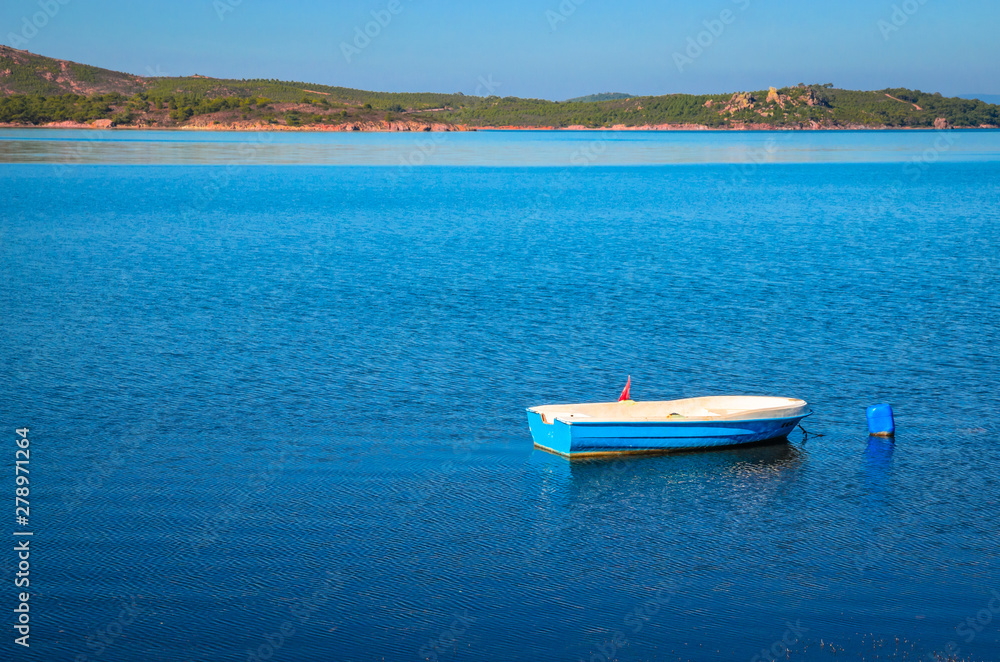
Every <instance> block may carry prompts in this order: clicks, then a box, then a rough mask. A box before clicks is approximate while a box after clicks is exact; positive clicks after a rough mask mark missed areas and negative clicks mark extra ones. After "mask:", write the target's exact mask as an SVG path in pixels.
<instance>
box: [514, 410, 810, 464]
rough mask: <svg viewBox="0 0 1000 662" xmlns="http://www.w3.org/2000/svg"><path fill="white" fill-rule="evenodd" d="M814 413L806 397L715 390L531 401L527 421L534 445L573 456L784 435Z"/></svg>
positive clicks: (712, 445)
mask: <svg viewBox="0 0 1000 662" xmlns="http://www.w3.org/2000/svg"><path fill="white" fill-rule="evenodd" d="M811 413H812V412H811V411H810V410H809V405H808V403H806V402H805V401H804V400H797V399H795V398H776V397H769V396H756V395H754V396H748V395H713V396H707V397H702V398H687V399H684V400H664V401H659V402H636V401H634V400H624V401H619V402H595V403H589V404H577V405H543V406H540V407H529V408H528V426H529V427H530V429H531V436H532V439H534V442H535V445H536V446H538V447H539V448H542V449H544V450H547V451H551V452H553V453H557V454H559V455H564V456H566V457H574V458H575V457H587V456H594V455H608V454H620V453H663V452H672V451H686V450H695V449H701V448H720V447H725V446H739V445H742V444H754V443H760V442H765V441H773V440H778V439H784V438H785V437H787V436H788V433H789V432H791V431H792V430H793V429H795V426H796V425H798V423H799V421H801V420H802V419H803V418H805V417H806V416H808V415H809V414H811Z"/></svg>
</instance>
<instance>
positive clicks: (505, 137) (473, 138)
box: [0, 129, 1000, 172]
mask: <svg viewBox="0 0 1000 662" xmlns="http://www.w3.org/2000/svg"><path fill="white" fill-rule="evenodd" d="M998 159H1000V131H989V130H961V131H927V130H908V131H747V132H740V131H668V132H658V131H620V132H613V131H482V132H471V133H409V134H408V133H300V132H247V133H244V132H218V131H133V130H125V129H122V130H110V129H106V130H83V131H81V130H70V129H0V163H60V164H63V165H77V164H107V163H116V164H132V165H139V164H141V165H149V164H159V165H167V164H170V165H206V164H208V165H215V164H221V165H231V166H235V165H301V164H310V165H388V166H396V167H397V168H401V169H404V170H406V169H412V168H413V167H415V166H423V165H440V166H552V167H568V166H587V165H666V164H692V163H705V164H712V163H738V164H765V163H902V162H912V164H913V166H914V167H916V168H917V169H918V170H919V171H921V172H922V171H924V170H926V167H927V166H929V165H933V164H935V163H940V162H967V161H980V162H982V161H997V160H998ZM911 170H913V168H911Z"/></svg>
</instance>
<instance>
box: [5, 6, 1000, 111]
mask: <svg viewBox="0 0 1000 662" xmlns="http://www.w3.org/2000/svg"><path fill="white" fill-rule="evenodd" d="M395 1H397V2H398V3H399V4H398V5H393V2H394V0H352V1H350V2H340V1H336V0H334V1H328V2H321V1H319V0H285V1H284V2H277V1H274V0H171V1H169V2H167V1H162V0H161V1H156V0H152V1H149V2H145V1H137V0H4V1H3V3H2V7H0V42H2V43H5V44H8V45H15V44H12V43H11V42H12V39H11V36H10V35H11V34H12V33H13V34H15V35H21V36H22V37H23V36H24V35H31V36H30V38H29V39H27V40H26V45H25V44H24V43H21V44H20V46H21V47H23V48H27V50H30V51H32V52H36V53H41V54H43V55H49V56H53V57H59V58H65V59H70V60H76V61H78V62H84V63H87V64H94V65H97V66H101V67H107V68H110V69H116V70H121V71H128V72H132V73H137V74H149V73H151V72H159V73H162V74H167V75H188V74H193V73H200V74H205V75H209V76H216V77H230V78H244V77H262V78H280V79H285V80H304V81H307V82H316V83H324V84H329V85H343V86H347V87H357V88H362V89H372V90H386V91H435V92H457V91H461V92H465V93H466V94H472V93H475V92H476V91H477V88H478V89H479V91H480V92H482V91H483V88H482V83H481V79H482V80H487V81H488V80H492V81H494V82H495V83H497V84H498V86H497V87H496V93H497V94H499V95H501V96H507V95H510V96H521V97H541V98H548V99H564V98H567V97H572V96H578V95H584V94H590V93H594V92H605V91H620V92H628V93H632V94H666V93H671V92H694V93H704V92H727V91H735V90H745V89H761V88H765V87H767V86H769V85H775V86H779V87H780V86H782V85H794V84H796V83H799V82H806V83H834V84H835V85H837V86H838V87H845V88H854V89H880V88H885V87H912V88H920V89H923V90H926V91H938V92H942V93H943V94H947V95H954V94H961V93H1000V84H998V75H997V74H998V63H1000V39H998V38H997V30H998V28H1000V2H997V1H996V0H947V2H945V0H905V1H904V0H836V1H832V0H824V1H815V2H813V1H809V2H807V1H799V2H792V1H789V0H709V1H706V2H692V1H690V0H689V1H686V2H680V1H671V0H661V1H659V2H653V1H643V0H505V1H503V2H482V1H479V2H477V1H475V0H462V1H457V0H395ZM60 3H65V4H60ZM46 5H47V6H48V7H49V13H50V14H52V16H51V17H49V16H44V18H45V19H46V20H44V21H42V20H41V19H40V18H38V19H37V21H36V22H37V23H42V26H41V27H40V28H38V29H37V34H33V33H32V30H31V28H25V25H24V20H23V19H24V18H25V17H27V18H28V20H29V21H31V20H32V18H33V17H35V16H36V14H37V13H38V12H41V11H43V6H46ZM391 5H392V7H393V8H395V9H396V10H397V13H395V14H394V15H393V14H391V13H389V8H390V6H391ZM894 6H895V7H897V8H898V11H896V12H895V17H894ZM727 10H728V11H729V12H731V13H730V14H723V12H724V11H727ZM906 10H908V11H906ZM372 12H376V14H377V15H378V14H379V13H381V17H382V19H383V22H385V23H386V24H385V25H384V27H383V26H380V25H377V24H373V25H371V26H369V31H370V32H373V33H374V32H376V28H377V32H378V34H377V36H375V37H374V38H372V39H371V41H370V43H368V44H367V45H364V48H361V49H358V51H357V52H354V51H351V52H350V53H348V55H349V57H346V56H345V54H344V52H343V48H342V44H343V43H346V44H348V45H350V46H351V47H353V48H357V46H356V45H355V44H354V43H353V42H354V39H355V36H356V33H355V29H356V28H359V29H362V30H363V29H364V28H365V26H366V24H367V23H369V22H371V21H373V20H374V18H373V15H372ZM220 16H221V18H220ZM387 16H388V17H390V20H388V21H385V19H386V17H387ZM723 18H724V19H726V21H727V23H723V22H722V19H723ZM894 19H895V20H894ZM705 21H708V22H709V26H708V27H709V28H714V29H715V32H716V33H717V34H711V32H709V31H708V28H706V26H705V23H704V22H705ZM880 21H882V23H881V24H880ZM720 26H721V29H720ZM897 28H898V29H897ZM703 31H704V34H701V35H700V37H701V41H702V43H703V44H704V47H703V48H702V47H691V50H690V51H687V49H688V47H689V46H690V42H689V41H688V40H689V38H690V39H693V40H697V39H698V38H699V33H702V32H703ZM358 43H359V44H364V41H363V40H362V41H359V42H358ZM698 48H702V50H701V51H700V52H699V51H698ZM686 51H687V52H686ZM675 54H680V56H681V58H688V57H689V56H690V55H692V54H694V55H695V57H691V58H690V61H686V60H684V59H680V60H679V62H680V64H678V58H677V57H676V56H675ZM348 60H350V61H348Z"/></svg>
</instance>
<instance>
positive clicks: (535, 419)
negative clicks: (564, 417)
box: [527, 407, 573, 457]
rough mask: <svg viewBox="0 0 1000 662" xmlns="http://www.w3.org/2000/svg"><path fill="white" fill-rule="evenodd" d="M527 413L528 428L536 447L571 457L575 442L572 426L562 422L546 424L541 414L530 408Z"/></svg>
mask: <svg viewBox="0 0 1000 662" xmlns="http://www.w3.org/2000/svg"><path fill="white" fill-rule="evenodd" d="M527 412H528V428H529V429H530V430H531V439H532V441H534V442H535V445H536V446H538V447H540V448H543V449H545V450H547V451H551V452H553V453H558V454H559V455H565V456H567V457H569V455H570V450H571V448H572V441H573V438H572V435H571V434H570V426H569V425H567V424H566V423H563V422H562V421H560V420H552V421H550V422H546V421H545V419H544V418H543V417H542V415H541V414H540V413H538V412H537V411H535V410H534V409H532V408H530V407H529V408H528V410H527Z"/></svg>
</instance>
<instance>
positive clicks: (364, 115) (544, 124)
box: [0, 45, 1000, 131]
mask: <svg viewBox="0 0 1000 662" xmlns="http://www.w3.org/2000/svg"><path fill="white" fill-rule="evenodd" d="M0 125H2V126H8V127H12V126H14V127H28V126H47V127H70V128H74V127H79V128H110V127H117V128H157V129H160V128H163V129H209V130H230V131H240V130H243V131H255V130H274V131H475V130H483V129H569V130H586V129H600V130H672V129H720V130H726V129H729V130H746V129H760V130H774V129H788V130H792V129H886V128H891V129H909V128H915V129H919V128H936V129H948V128H993V129H995V128H998V127H1000V106H998V105H993V104H988V103H984V102H983V101H979V100H974V99H960V98H948V97H944V96H941V95H940V94H933V93H928V92H921V91H919V90H908V89H902V88H900V89H886V90H879V91H865V92H861V91H852V90H841V89H836V88H834V87H833V86H832V85H830V84H825V85H806V84H799V85H796V86H794V87H782V88H774V87H772V88H770V89H768V90H759V91H746V92H734V93H730V94H702V95H692V94H668V95H663V96H631V95H628V94H623V93H612V92H609V93H604V94H596V95H592V96H589V97H578V98H576V99H570V100H568V101H562V102H558V101H546V100H542V99H521V98H517V97H502V98H501V97H496V96H490V97H475V96H466V95H464V94H461V93H456V94H435V93H389V92H366V91H364V90H355V89H350V88H345V87H331V86H328V85H317V84H313V83H302V82H290V81H279V80H274V79H245V80H230V79H220V78H210V77H207V76H201V75H194V76H186V77H166V76H136V75H133V74H126V73H121V72H117V71H111V70H108V69H101V68H99V67H93V66H89V65H85V64H79V63H76V62H69V61H67V60H57V59H54V58H49V57H44V56H41V55H36V54H33V53H29V52H27V51H22V50H17V49H14V48H10V47H8V46H2V45H0Z"/></svg>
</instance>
